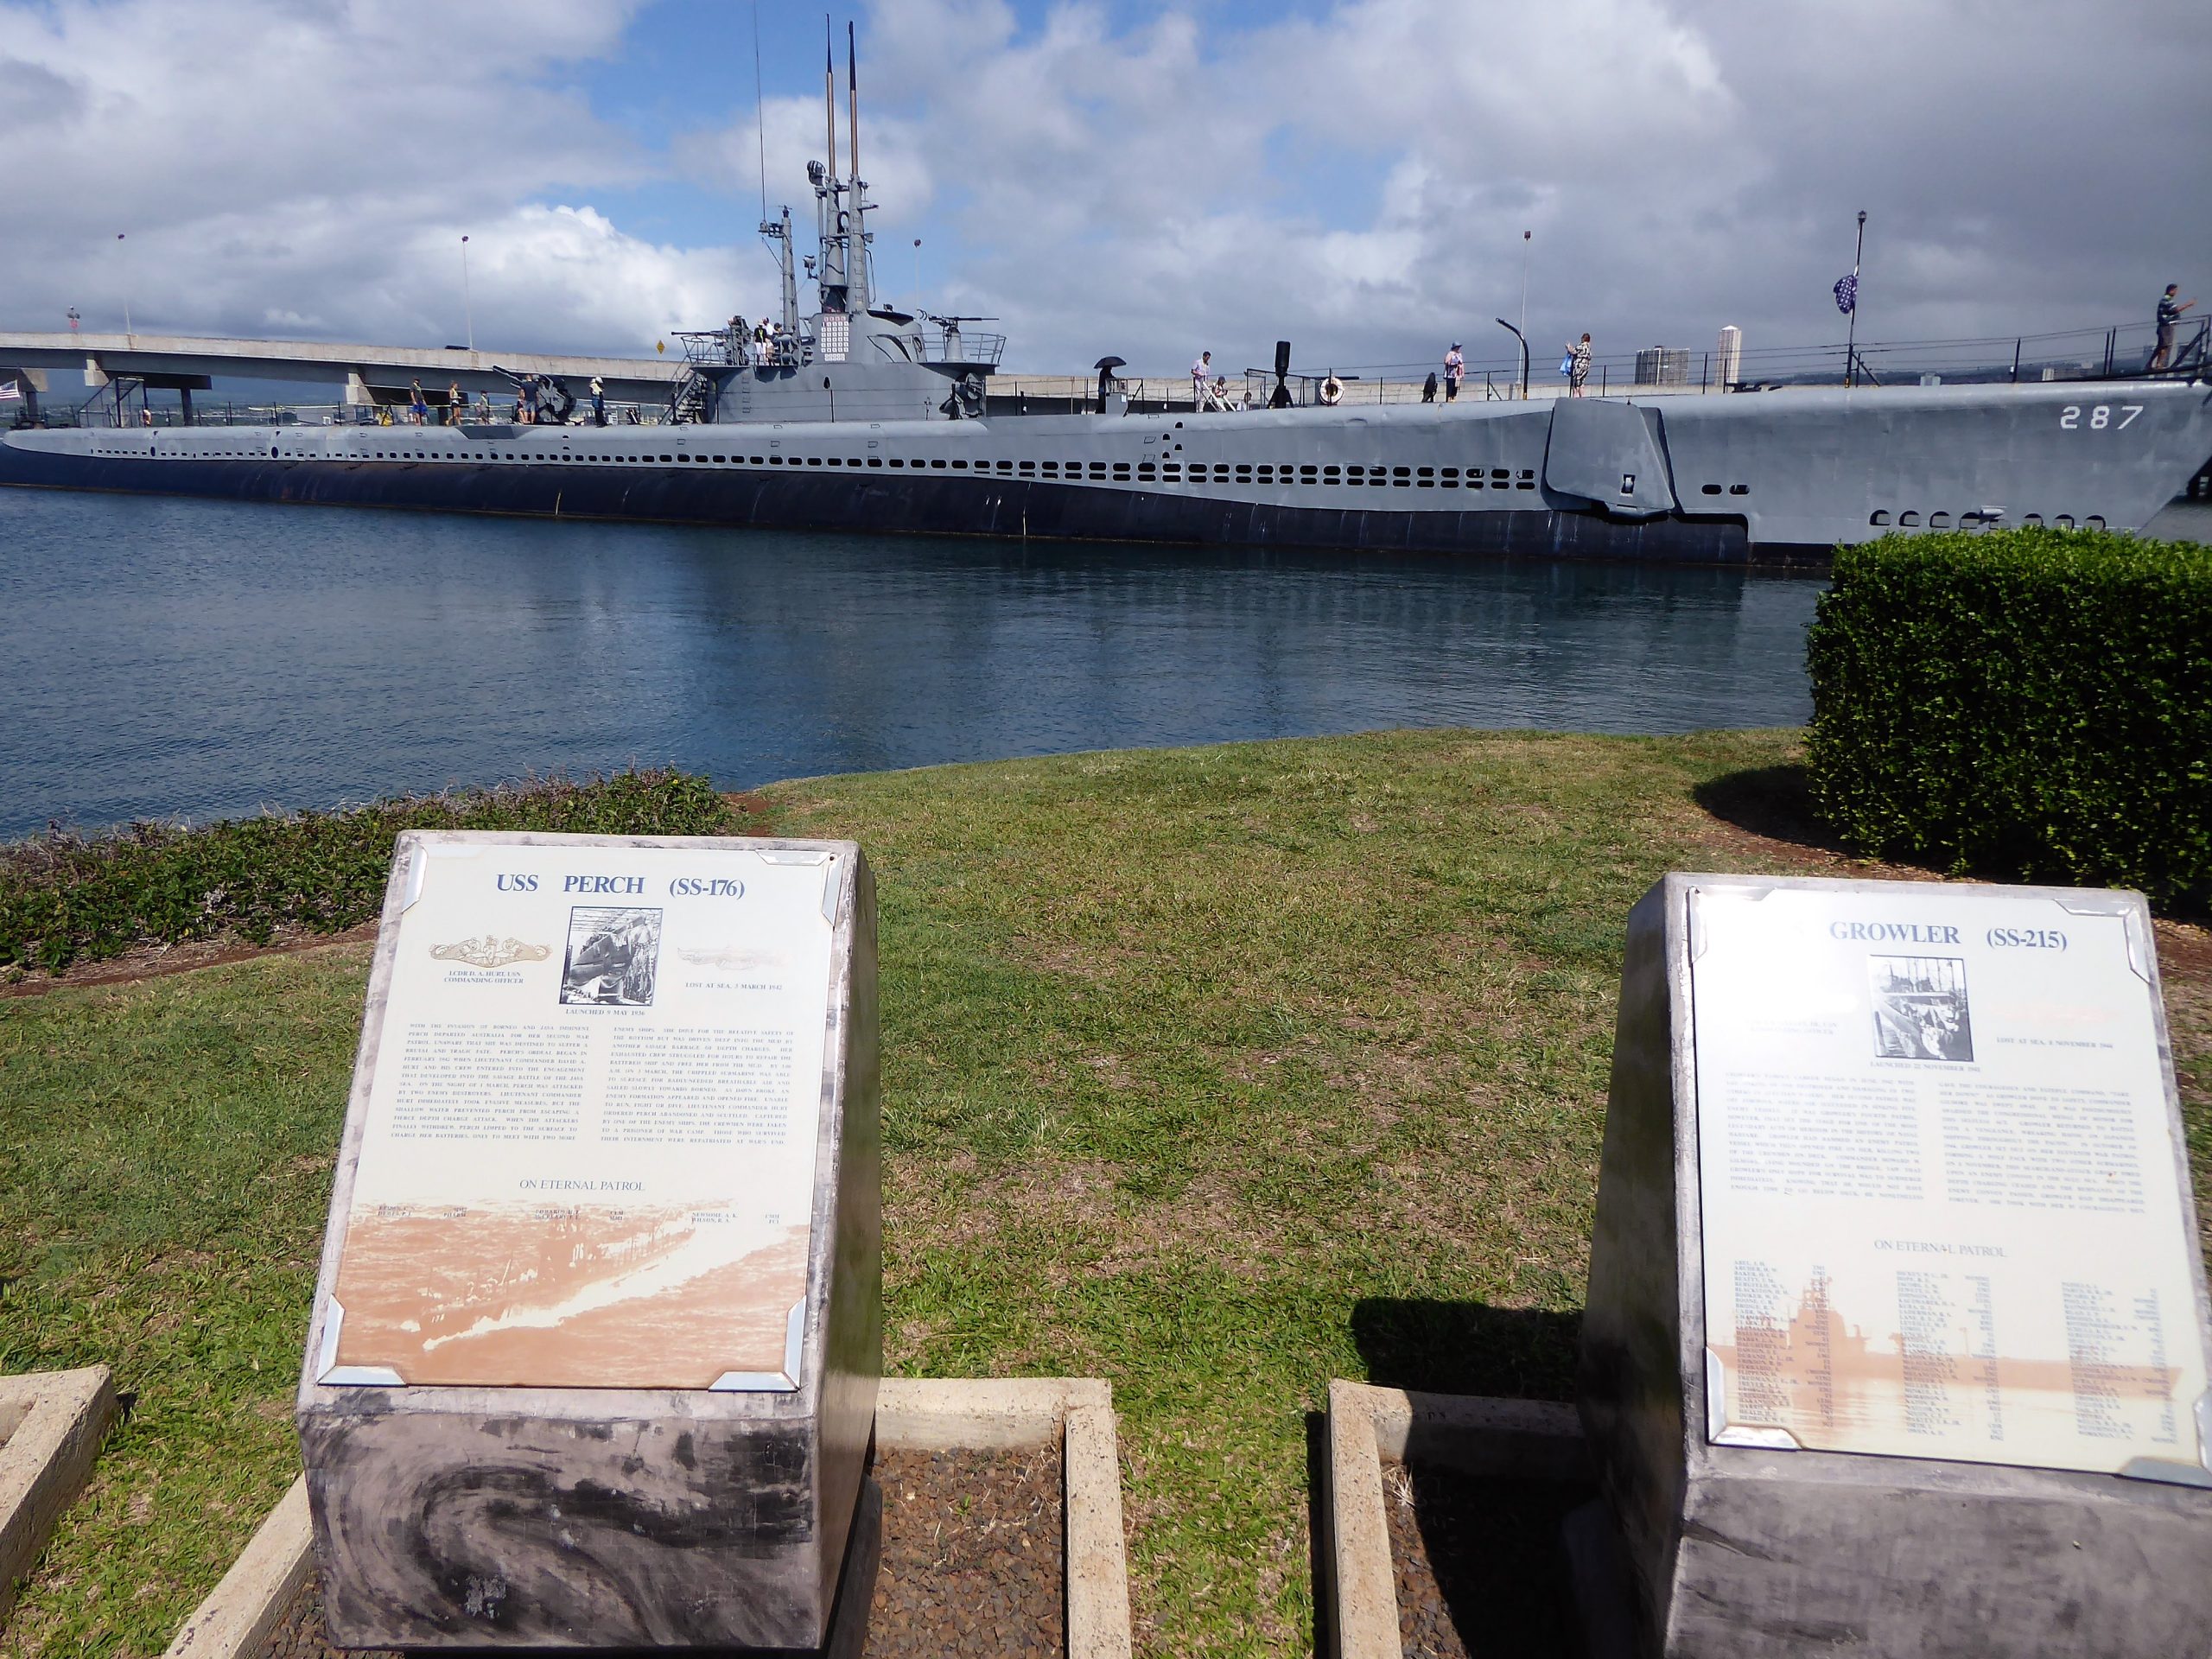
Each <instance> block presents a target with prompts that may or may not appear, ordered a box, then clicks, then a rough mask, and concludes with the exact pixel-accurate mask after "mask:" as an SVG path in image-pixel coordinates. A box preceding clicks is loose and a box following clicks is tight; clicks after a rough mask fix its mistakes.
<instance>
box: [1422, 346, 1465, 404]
mask: <svg viewBox="0 0 2212 1659" xmlns="http://www.w3.org/2000/svg"><path fill="white" fill-rule="evenodd" d="M1466 372H1467V359H1465V358H1464V357H1462V356H1460V355H1459V341H1458V340H1453V341H1452V349H1451V350H1450V351H1448V352H1446V353H1444V401H1445V402H1446V403H1447V404H1450V403H1456V402H1458V401H1459V377H1460V376H1461V375H1463V374H1465V373H1466ZM1429 378H1431V379H1433V378H1435V377H1434V376H1433V375H1432V376H1430V377H1429Z"/></svg>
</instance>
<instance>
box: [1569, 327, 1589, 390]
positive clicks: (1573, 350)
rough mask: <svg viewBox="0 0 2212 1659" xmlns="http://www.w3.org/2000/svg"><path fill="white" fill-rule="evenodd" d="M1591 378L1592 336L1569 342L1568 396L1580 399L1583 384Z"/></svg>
mask: <svg viewBox="0 0 2212 1659" xmlns="http://www.w3.org/2000/svg"><path fill="white" fill-rule="evenodd" d="M1589 378H1590V336H1589V335H1587V334H1585V335H1583V336H1582V338H1581V339H1580V340H1568V341H1567V396H1568V397H1580V396H1581V395H1582V386H1583V383H1584V382H1585V381H1586V380H1588V379H1589Z"/></svg>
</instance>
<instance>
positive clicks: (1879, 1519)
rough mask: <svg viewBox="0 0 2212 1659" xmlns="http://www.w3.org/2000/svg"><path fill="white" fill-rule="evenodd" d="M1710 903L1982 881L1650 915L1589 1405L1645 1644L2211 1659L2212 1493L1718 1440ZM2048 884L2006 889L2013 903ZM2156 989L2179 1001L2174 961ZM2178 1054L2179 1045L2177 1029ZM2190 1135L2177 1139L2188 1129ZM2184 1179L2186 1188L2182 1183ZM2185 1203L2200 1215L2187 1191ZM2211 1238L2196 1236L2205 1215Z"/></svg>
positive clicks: (1611, 1131)
mask: <svg viewBox="0 0 2212 1659" xmlns="http://www.w3.org/2000/svg"><path fill="white" fill-rule="evenodd" d="M1693 887H1696V888H1698V889H1701V890H1713V889H1716V888H1719V889H1726V888H1729V887H1736V888H1760V889H1765V890H1768V891H1773V890H1777V889H1783V888H1788V887H1821V888H1824V889H1831V890H1834V892H1835V893H1836V894H1837V895H1838V897H1839V899H1849V900H1852V901H1853V902H1854V903H1861V904H1863V906H1864V907H1865V908H1866V910H1867V912H1868V913H1870V914H1874V913H1880V914H1883V915H1886V914H1888V913H1890V912H1891V911H1900V910H1902V908H1903V907H1904V906H1908V905H1910V903H1912V902H1913V901H1914V900H1915V899H1916V898H1918V897H1919V896H1921V895H1926V894H1929V893H1931V892H1934V893H1943V894H1944V895H1946V896H1945V897H1944V898H1943V899H1942V902H1945V903H1961V902H1966V903H1971V902H1977V900H1976V899H1975V897H1974V895H1975V893H1976V892H1977V890H1975V889H1970V888H1965V889H1962V888H1955V887H1954V888H1949V889H1935V888H1932V887H1928V886H1922V885H1920V884H1909V883H1858V882H1853V883H1844V882H1818V883H1815V882H1805V881H1785V880H1753V879H1751V878H1746V877H1730V876H1703V875H1700V876H1683V875H1674V876H1669V877H1668V878H1667V879H1666V880H1664V881H1663V882H1662V884H1661V885H1660V886H1658V887H1655V888H1653V889H1652V890H1651V891H1650V892H1649V893H1647V894H1646V895H1645V896H1644V898H1643V900H1642V901H1641V902H1640V903H1639V904H1638V905H1637V906H1636V909H1635V911H1634V912H1633V913H1632V914H1631V915H1630V920H1629V938H1628V951H1627V960H1626V963H1625V964H1624V969H1623V976H1622V987H1621V1006H1620V1021H1619V1028H1618V1037H1617V1039H1616V1042H1615V1047H1614V1058H1613V1077H1612V1089H1611V1103H1610V1107H1609V1109H1608V1112H1607V1115H1606V1122H1605V1154H1604V1160H1603V1166H1602V1173H1601V1176H1600V1180H1599V1195H1598V1214H1597V1224H1596V1230H1595V1234H1594V1237H1593V1239H1592V1250H1591V1263H1590V1288H1589V1297H1588V1306H1587V1310H1586V1313H1585V1316H1584V1324H1583V1330H1582V1361H1581V1373H1582V1374H1581V1386H1580V1407H1581V1411H1582V1416H1583V1421H1584V1423H1585V1425H1586V1428H1587V1431H1588V1435H1589V1440H1590V1446H1591V1451H1592V1456H1593V1458H1594V1460H1595V1462H1596V1465H1597V1468H1598V1472H1599V1483H1600V1487H1601V1490H1602V1491H1604V1493H1605V1497H1606V1499H1607V1501H1608V1503H1609V1504H1610V1506H1611V1510H1612V1512H1613V1516H1614V1518H1615V1519H1616V1521H1617V1522H1618V1526H1619V1531H1620V1537H1621V1542H1622V1546H1623V1548H1624V1553H1625V1555H1626V1558H1627V1562H1628V1566H1629V1568H1630V1573H1631V1576H1632V1578H1633V1581H1634V1585H1635V1599H1636V1604H1637V1618H1638V1624H1639V1626H1640V1630H1641V1637H1640V1639H1641V1643H1642V1645H1643V1648H1644V1650H1645V1651H1647V1652H1649V1653H1652V1654H1660V1655H1665V1656H1677V1655H1680V1656H1689V1655H1695V1656H1698V1659H1736V1656H1742V1659H1752V1656H1758V1659H1780V1656H1791V1655H1812V1654H1816V1653H1817V1654H1823V1655H1825V1654H1833V1653H1835V1652H1838V1651H1842V1650H1849V1651H1852V1652H1858V1653H1869V1654H1883V1655H1886V1656H1891V1659H1899V1656H1926V1659H1935V1656H1958V1659H1966V1656H1987V1655H1992V1654H2002V1655H2007V1656H2016V1655H2026V1654H2050V1655H2059V1654H2078V1653H2088V1652H2094V1653H2097V1654H2101V1655H2109V1656H2124V1659H2134V1656H2141V1659H2153V1656H2170V1655H2173V1654H2180V1653H2196V1652H2201V1651H2202V1649H2203V1646H2204V1642H2205V1632H2206V1631H2207V1630H2212V1490H2207V1489H2205V1488H2203V1487H2200V1486H2195V1485H2191V1484H2186V1482H2185V1480H2184V1479H2183V1478H2182V1477H2181V1476H2180V1475H2176V1476H2173V1477H2171V1478H2165V1479H2139V1478H2131V1477H2129V1476H2127V1475H2123V1474H2119V1473H2103V1472H2096V1471H2089V1470H2083V1469H2062V1468H2050V1467H2030V1466H2018V1465H2008V1464H2002V1463H1997V1462H1992V1461H1967V1460H1964V1459H1963V1458H1962V1457H1960V1456H1954V1457H1952V1458H1949V1459H1945V1458H1938V1457H1933V1456H1929V1457H1913V1456H1889V1455H1872V1454H1867V1453H1863V1452H1838V1451H1831V1450H1789V1449H1786V1447H1783V1446H1771V1447H1770V1446H1757V1445H1745V1444H1727V1443H1722V1442H1720V1441H1719V1440H1717V1439H1716V1438H1715V1436H1714V1435H1713V1433H1712V1431H1711V1428H1710V1424H1709V1414H1708V1389H1709V1388H1710V1387H1712V1386H1713V1382H1712V1379H1713V1370H1712V1369H1711V1368H1710V1366H1709V1364H1708V1357H1707V1356H1708V1344H1709V1343H1712V1342H1713V1341H1714V1340H1715V1339H1714V1338H1713V1337H1711V1336H1710V1335H1709V1333H1708V1332H1707V1328H1706V1301H1705V1297H1704V1294H1703V1286H1704V1282H1705V1262H1704V1252H1705V1249H1706V1248H1707V1236H1706V1231H1705V1228H1706V1226H1707V1224H1708V1223H1709V1219H1710V1216H1709V1211H1711V1210H1712V1209H1713V1206H1714V1205H1716V1204H1717V1203H1718V1202H1719V1200H1720V1198H1723V1197H1725V1196H1726V1195H1724V1194H1716V1193H1711V1192H1706V1191H1705V1190H1704V1185H1703V1183H1702V1180H1701V1170H1700V1112H1699V1102H1698V1094H1697V1088H1698V1082H1697V1080H1698V1075H1699V1073H1698V1063H1699V1055H1698V1052H1697V1046H1698V1036H1699V1033H1700V1032H1701V1031H1705V1030H1707V1022H1709V1021H1711V1020H1715V1019H1719V1018H1725V1017H1727V1015H1728V1014H1729V1012H1730V1011H1729V1010H1727V1009H1725V1008H1720V1007H1700V1008H1698V1009H1696V1010H1695V1016H1696V1017H1695V1020H1693V1017H1692V1016H1693V1010H1692V1006H1691V994H1692V988H1693V984H1692V971H1691V970H1692V956H1691V952H1692V944H1693V938H1694V937H1695V938H1698V939H1699V941H1700V949H1701V948H1703V936H1702V935H1701V934H1696V935H1694V930H1693V927H1692V924H1691V911H1690V896H1691V893H1692V890H1693ZM1980 891H1981V892H1990V891H1993V890H1986V889H1985V890H1980ZM2037 892H2038V890H2033V889H2007V890H2005V895H2006V896H2007V900H2008V901H2014V902H2016V901H2018V899H2020V898H2022V897H2023V896H2026V897H2034V896H2037ZM2068 899H2069V902H2074V903H2077V904H2081V907H2082V913H2084V914H2088V913H2090V906H2089V905H2088V904H2087V903H2083V902H2082V901H2091V900H2102V901H2108V902H2107V903H2106V904H2105V906H2104V909H2103V910H2102V911H2101V912H2097V913H2101V914H2107V915H2110V914H2125V913H2126V910H2127V907H2128V906H2131V905H2132V906H2135V907H2138V908H2139V906H2140V905H2141V900H2140V899H2134V898H2133V896H2132V895H2120V894H2108V895H2095V894H2071V895H2068ZM1991 902H1997V900H1996V899H1992V900H1991ZM2083 927H2084V929H2085V930H2086V927H2087V924H2083ZM2144 931H2145V937H2147V926H2145V930H2144ZM1838 937H1841V936H1840V935H1839V936H1838ZM1973 943H1974V942H1973V940H1972V939H1969V940H1968V941H1967V947H1968V948H1969V949H1970V948H1971V947H1972V944H1973ZM2077 954H2080V953H2079V952H2077ZM1976 971H1980V969H1979V968H1978V967H1977V968H1976ZM2143 975H2144V977H2145V979H2146V980H2147V981H2148V986H2147V995H2149V996H2150V997H2151V999H2152V1003H2153V1005H2154V1006H2155V1001H2156V996H2157V983H2156V976H2155V964H2153V963H2148V962H2146V963H2145V965H2144V969H2143ZM2064 1012H2066V1010H2065V1009H2064V1008H2063V1007H2061V1008H2060V1009H2059V1011H2058V1013H2056V1014H2054V1013H2050V1012H2044V1013H2042V1014H2038V1015H2037V1018H2038V1019H2041V1020H2053V1021H2055V1020H2057V1019H2058V1018H2059V1017H2060V1016H2061V1014H2063V1013H2064ZM2006 1013H2007V1010H2006V1008H2005V1005H2004V1004H2003V1003H2002V1002H2001V1001H1994V1000H1987V1001H1984V1002H1983V1003H1981V1004H1980V1005H1978V1006H1977V1010H1976V1018H1977V1020H1979V1021H1980V1024H1978V1026H1977V1027H1976V1036H1977V1040H1978V1041H1981V1042H1983V1043H1984V1044H1987V1043H1988V1042H1989V1040H1990V1039H1991V1037H1992V1034H1993V1033H1999V1032H2001V1030H2002V1029H2003V1023H2002V1020H2001V1018H2000V1016H2003V1015H2005V1014H2006ZM1853 1029H1856V1027H1853ZM2157 1037H2158V1039H2160V1042H2159V1046H2160V1047H2161V1048H2163V1038H2164V1029H2163V1025H2162V1024H2161V1025H2160V1026H2159V1027H2158V1031H2157ZM1924 1064H1928V1065H1930V1066H1931V1067H1932V1066H1933V1065H1936V1064H1937V1062H1933V1061H1929V1062H1925V1063H1924ZM1947 1075H1955V1073H1954V1074H1947ZM2170 1089H2171V1083H2170V1082H2169V1090H2170ZM2169 1098H2170V1099H2171V1096H2169ZM1704 1129H1705V1133H1707V1135H1713V1136H1715V1137H1716V1138H1719V1137H1718V1135H1717V1132H1716V1131H1715V1130H1714V1129H1713V1126H1712V1125H1710V1124H1707V1125H1705V1126H1704ZM2172 1138H2173V1139H2174V1141H2175V1142H2176V1147H2178V1141H2179V1137H2178V1129H2177V1128H2176V1130H2175V1133H2174V1135H2173V1137H2172ZM1705 1150H1706V1151H1707V1154H1711V1153H1712V1152H1713V1150H1714V1148H1713V1147H1707V1148H1706V1149H1705ZM2146 1151H2147V1153H2148V1154H2150V1155H2149V1156H2146V1160H2145V1161H2146V1164H2147V1165H2149V1166H2150V1167H2152V1169H2153V1170H2154V1172H2155V1171H2156V1170H2157V1169H2158V1165H2157V1163H2156V1159H2158V1158H2169V1159H2170V1160H2177V1159H2178V1152H2177V1150H2175V1151H2172V1152H2171V1153H2170V1152H2169V1150H2168V1149H2167V1148H2164V1147H2152V1148H2148V1149H2146ZM2147 1179H2148V1178H2146V1182H2147ZM2165 1179H2174V1180H2177V1181H2178V1180H2181V1179H2182V1177H2181V1175H2180V1173H2179V1172H2178V1169H2177V1170H2176V1172H2175V1173H2172V1174H2171V1175H2168V1176H2166V1177H2165ZM2181 1191H2182V1205H2183V1217H2184V1221H2185V1222H2190V1218H2189V1217H2187V1188H2186V1185H2185V1184H2184V1185H2183V1186H2182V1189H2181ZM2176 1230H2177V1232H2180V1231H2182V1230H2183V1229H2182V1228H2178V1227H2177V1229H2176ZM1922 1231H1923V1232H1925V1233H1928V1234H1930V1235H1932V1236H1939V1237H1940V1236H1948V1234H1943V1233H1941V1232H1939V1230H1936V1229H1934V1228H1927V1229H1923V1230H1922ZM2186 1232H2187V1237H2188V1238H2189V1239H2190V1241H2193V1239H2194V1236H2195V1234H2194V1227H2193V1223H2192V1224H2189V1225H2188V1226H2187V1230H2186ZM2191 1255H2193V1250H2192V1251H2191ZM2190 1271H2191V1273H2192V1274H2194V1279H2195V1287H2196V1294H2195V1296H2194V1298H2193V1299H2190V1300H2191V1302H2192V1305H2191V1306H2185V1307H2177V1308H2175V1309H2173V1310H2172V1313H2171V1321H2170V1324H2169V1326H2168V1329H2169V1330H2170V1332H2171V1341H2172V1342H2173V1343H2175V1344H2180V1343H2183V1342H2190V1343H2194V1342H2198V1341H2201V1340H2202V1337H2201V1334H2200V1333H2201V1332H2202V1330H2203V1328H2204V1313H2203V1308H2204V1295H2203V1291H2202V1283H2203V1281H2202V1268H2201V1264H2192V1267H2191V1268H2190ZM1872 1337H1873V1338H1874V1339H1875V1340H1877V1341H1879V1340H1881V1339H1882V1338H1884V1337H1885V1331H1884V1330H1883V1329H1881V1328H1874V1329H1873V1330H1872ZM2192 1444H2193V1442H2192ZM2028 1460H2029V1459H2026V1458H2025V1457H2023V1462H2026V1461H2028Z"/></svg>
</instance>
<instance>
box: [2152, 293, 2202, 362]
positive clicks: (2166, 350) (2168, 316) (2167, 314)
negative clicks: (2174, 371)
mask: <svg viewBox="0 0 2212 1659" xmlns="http://www.w3.org/2000/svg"><path fill="white" fill-rule="evenodd" d="M2180 292H2181V284H2180V283H2167V284H2166V291H2165V292H2164V293H2163V294H2161V295H2159V296H2158V346H2157V348H2156V349H2155V350H2153V351H2152V353H2151V360H2150V361H2149V362H2148V363H2145V365H2143V372H2144V373H2145V374H2156V373H2157V372H2158V371H2159V370H2160V369H2163V368H2164V367H2165V366H2166V365H2167V364H2168V363H2169V362H2171V360H2172V359H2173V354H2174V325H2175V324H2177V323H2178V322H2179V321H2181V314H2182V313H2183V312H2184V311H2186V310H2188V309H2189V308H2190V307H2191V306H2193V305H2195V304H2196V301H2195V300H2183V299H2177V298H2176V297H2175V296H2177V295H2178V294H2179V293H2180Z"/></svg>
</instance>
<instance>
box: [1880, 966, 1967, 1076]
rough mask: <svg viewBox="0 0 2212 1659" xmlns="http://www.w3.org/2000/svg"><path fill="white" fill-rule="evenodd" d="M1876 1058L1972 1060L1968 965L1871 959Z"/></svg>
mask: <svg viewBox="0 0 2212 1659" xmlns="http://www.w3.org/2000/svg"><path fill="white" fill-rule="evenodd" d="M1866 973H1867V978H1868V980H1869V982H1871V984H1872V988H1873V992H1874V1055H1875V1058H1878V1059H1884V1060H1971V1059H1972V1058H1974V1027H1972V1026H1971V1025H1969V1024H1968V1023H1967V965H1966V963H1963V962H1961V961H1959V960H1958V959H1957V958H1956V957H1868V958H1867V959H1866Z"/></svg>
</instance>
